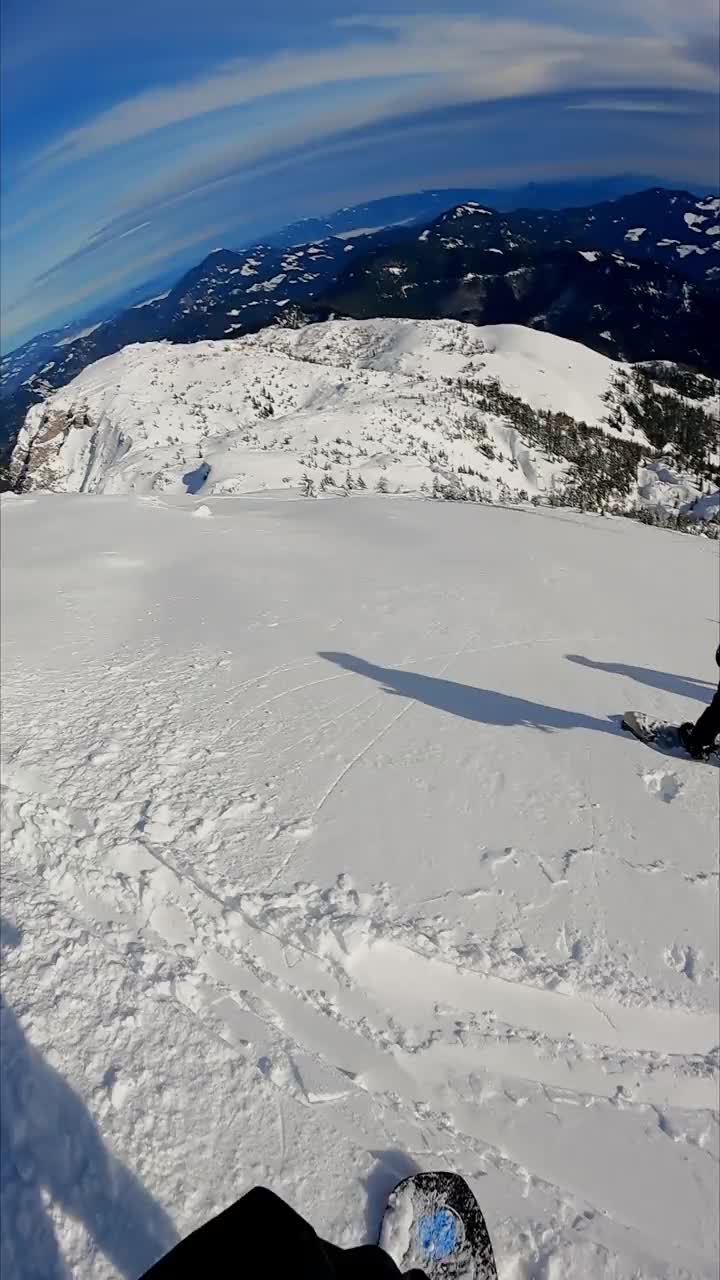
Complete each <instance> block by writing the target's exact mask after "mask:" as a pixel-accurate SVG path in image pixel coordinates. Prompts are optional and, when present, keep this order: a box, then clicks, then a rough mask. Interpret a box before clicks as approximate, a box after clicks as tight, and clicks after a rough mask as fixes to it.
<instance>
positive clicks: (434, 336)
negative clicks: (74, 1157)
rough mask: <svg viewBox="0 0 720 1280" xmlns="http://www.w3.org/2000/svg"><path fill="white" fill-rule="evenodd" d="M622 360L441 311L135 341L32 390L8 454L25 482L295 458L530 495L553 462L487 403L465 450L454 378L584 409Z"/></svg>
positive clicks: (179, 476)
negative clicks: (34, 398) (483, 443)
mask: <svg viewBox="0 0 720 1280" xmlns="http://www.w3.org/2000/svg"><path fill="white" fill-rule="evenodd" d="M622 368H623V366H621V365H618V364H616V363H615V362H613V361H611V360H608V359H607V358H606V357H604V356H602V355H599V354H597V353H596V352H593V351H590V350H588V349H587V348H585V347H583V346H581V345H579V344H578V343H574V342H570V341H567V340H566V339H564V338H558V337H556V336H554V335H552V334H547V333H540V332H536V331H533V330H530V329H524V328H522V327H520V326H517V325H498V326H486V327H484V328H476V327H474V326H470V325H465V324H462V323H460V322H458V321H453V320H447V321H425V320H421V321H412V320H371V321H330V322H328V323H325V324H319V325H312V326H309V327H307V328H304V329H300V330H293V329H280V328H273V329H270V330H265V331H263V332H261V333H259V334H255V335H251V336H247V337H243V338H240V339H238V340H236V341H233V342H222V341H221V342H199V343H195V344H193V345H190V346H174V345H170V344H167V343H149V344H144V345H135V346H130V347H126V348H125V349H124V350H123V351H121V352H119V353H118V354H117V355H113V356H109V357H107V358H106V359H104V360H100V361H98V362H97V363H96V364H94V365H91V366H89V367H88V368H87V369H85V370H84V371H83V372H82V373H81V374H79V376H78V377H77V378H75V379H74V380H73V381H72V382H71V383H70V384H69V385H68V386H67V387H64V388H63V389H62V390H60V391H58V392H56V393H55V394H54V395H52V396H51V397H50V398H49V399H48V400H47V401H45V402H44V403H43V404H40V405H36V406H34V407H33V408H32V409H31V410H30V412H29V413H28V415H27V420H26V423H25V426H24V428H23V430H22V432H21V433H20V437H19V439H18V443H17V446H16V449H15V453H14V459H13V466H14V468H15V470H16V473H17V474H18V475H22V477H23V480H22V487H23V488H25V489H32V488H50V489H56V490H61V491H64V492H95V493H100V492H107V493H121V492H128V491H132V490H136V491H140V492H147V491H151V490H162V491H166V492H171V493H184V492H187V491H190V492H199V491H200V489H202V491H203V492H204V493H215V494H218V493H242V492H248V491H252V490H258V489H265V488H282V487H284V486H291V487H292V486H298V485H299V484H300V483H301V481H302V478H303V476H304V475H306V474H309V475H311V477H313V478H314V480H315V481H316V482H320V481H321V480H322V479H323V477H326V478H328V479H331V480H333V481H334V482H335V484H336V485H338V484H342V483H343V481H344V480H345V478H346V475H347V473H348V472H349V473H350V475H351V476H353V477H355V478H358V477H360V476H362V477H363V479H364V481H365V482H366V483H367V484H369V485H374V484H376V483H377V481H378V478H379V477H380V476H381V475H383V476H384V477H385V480H386V482H387V484H388V486H389V487H390V488H391V489H393V490H395V489H398V488H399V489H401V490H403V491H409V492H412V491H416V490H419V489H420V488H421V486H422V485H424V484H425V485H427V484H430V485H431V484H432V483H433V477H434V475H436V474H440V475H441V476H449V475H450V474H451V473H455V474H457V472H458V468H472V469H473V470H474V471H477V472H479V473H481V475H482V477H483V482H484V483H486V484H487V486H488V487H489V490H490V491H493V490H497V489H498V487H499V486H501V485H503V484H504V485H507V486H508V487H509V488H510V490H511V491H520V490H524V491H526V492H527V493H528V494H529V495H532V494H534V493H537V492H538V491H543V490H544V489H547V488H549V487H550V488H551V487H552V484H553V480H554V477H555V475H556V474H557V472H558V464H556V463H550V462H548V461H547V459H545V458H544V457H543V456H542V454H541V453H540V452H539V451H531V450H529V449H528V448H527V447H525V446H524V445H523V444H522V441H521V440H520V438H519V436H518V433H517V432H516V431H514V430H512V429H509V428H508V425H507V422H505V421H503V420H501V419H499V418H497V417H494V416H493V415H485V416H484V418H483V421H484V424H485V426H486V429H487V432H488V437H489V442H490V445H491V448H492V451H494V452H495V454H496V456H495V457H489V456H488V450H487V448H486V449H485V451H484V452H483V453H479V451H478V443H477V441H476V440H470V439H468V438H466V437H465V436H464V435H463V434H462V431H461V427H462V424H463V422H464V420H465V419H466V418H467V415H468V409H469V406H468V403H467V398H466V397H465V396H464V393H463V390H462V386H461V382H462V380H465V379H472V380H475V381H477V380H487V379H494V380H497V381H498V382H499V383H500V385H501V386H502V387H503V388H504V389H505V390H507V391H510V392H511V393H513V394H514V395H518V396H520V397H522V399H523V400H525V401H526V402H527V403H528V404H530V405H531V406H532V407H533V408H536V409H551V410H554V411H562V412H564V413H567V414H570V415H571V416H572V417H573V418H576V419H579V420H582V421H585V422H587V423H588V424H589V425H598V424H601V423H602V422H603V419H604V417H605V416H606V413H607V406H606V404H605V403H604V401H603V398H602V397H603V395H604V394H605V393H606V392H607V389H608V387H609V385H610V382H611V379H612V378H613V376H614V375H616V373H617V372H618V371H619V370H620V369H622ZM448 379H451V380H452V381H450V382H449V381H448ZM623 434H624V435H625V438H631V436H632V432H631V431H630V430H629V429H626V431H625V432H624V433H623ZM560 469H562V468H560ZM461 474H464V472H463V473H461ZM471 474H472V472H471ZM489 496H492V492H491V493H490V494H489Z"/></svg>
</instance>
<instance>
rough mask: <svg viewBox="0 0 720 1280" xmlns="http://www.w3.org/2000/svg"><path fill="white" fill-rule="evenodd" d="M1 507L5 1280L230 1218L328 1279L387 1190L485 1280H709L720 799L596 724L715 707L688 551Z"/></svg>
mask: <svg viewBox="0 0 720 1280" xmlns="http://www.w3.org/2000/svg"><path fill="white" fill-rule="evenodd" d="M259 346H260V348H261V346H262V344H259ZM2 510H3V523H4V530H3V533H4V537H3V549H4V569H3V575H2V585H3V590H4V599H3V611H2V617H3V623H4V633H3V668H4V679H5V689H4V698H3V707H2V710H3V733H2V749H3V791H2V806H3V815H2V816H3V825H4V832H5V840H4V848H3V854H4V858H3V898H2V917H3V926H2V944H3V956H4V1003H3V1012H2V1018H3V1025H2V1047H3V1059H2V1070H3V1077H2V1088H3V1099H2V1100H3V1107H2V1120H3V1126H4V1130H3V1153H2V1168H1V1172H2V1178H0V1188H1V1190H2V1197H3V1205H2V1210H3V1212H2V1222H3V1236H2V1258H1V1262H2V1268H1V1269H2V1275H3V1280H25V1278H26V1277H27V1278H28V1280H29V1277H31V1276H32V1277H39V1276H42V1277H43V1280H60V1277H67V1276H69V1275H72V1276H73V1277H77V1278H78V1280H90V1278H92V1280H101V1278H104V1277H110V1276H120V1277H126V1278H128V1280H134V1277H136V1276H138V1275H139V1274H140V1273H141V1272H142V1271H143V1269H144V1268H146V1267H147V1266H148V1265H149V1264H151V1263H152V1261H153V1260H154V1259H155V1258H156V1257H157V1256H158V1255H159V1254H160V1253H162V1252H163V1250H165V1249H167V1248H168V1247H169V1246H170V1245H171V1244H172V1242H173V1241H174V1240H175V1239H177V1238H178V1236H181V1235H184V1234H186V1233H187V1232H189V1231H191V1230H192V1229H193V1228H195V1227H197V1226H199V1225H200V1224H201V1223H203V1222H204V1221H206V1220H207V1219H208V1218H209V1217H210V1216H211V1215H213V1214H214V1213H216V1212H217V1211H218V1210H220V1209H222V1208H224V1207H225V1206H226V1205H228V1204H230V1203H231V1202H232V1201H233V1200H234V1199H235V1198H236V1197H238V1196H239V1195H241V1194H242V1193H243V1192H244V1191H245V1190H247V1189H248V1188H249V1187H250V1186H252V1185H253V1184H257V1183H263V1184H265V1185H268V1186H271V1187H273V1188H274V1189H275V1190H276V1191H277V1192H279V1194H280V1195H282V1196H284V1197H285V1198H286V1199H287V1200H289V1201H290V1203H291V1204H293V1205H294V1206H295V1207H296V1208H297V1209H299V1210H300V1212H301V1213H303V1214H304V1215H306V1216H307V1217H308V1218H309V1219H310V1220H311V1221H312V1222H313V1224H314V1225H315V1226H316V1227H317V1229H318V1230H319V1231H320V1232H321V1233H322V1234H323V1235H325V1236H326V1237H327V1238H329V1239H331V1240H334V1241H336V1242H338V1243H339V1244H344V1245H349V1244H352V1243H359V1242H362V1241H365V1240H367V1239H373V1238H375V1236H376V1233H377V1230H378V1226H379V1222H380V1216H381V1213H382V1209H383V1206H384V1203H385V1198H386V1195H387V1193H388V1191H389V1190H390V1188H391V1187H392V1186H393V1184H394V1183H395V1182H396V1180H397V1179H399V1178H400V1177H402V1176H404V1175H405V1174H407V1173H409V1172H411V1171H412V1170H414V1169H418V1168H419V1169H433V1168H440V1169H451V1170H456V1171H457V1172H459V1173H461V1174H463V1175H464V1176H465V1177H466V1178H467V1179H468V1181H469V1182H470V1184H471V1186H472V1188H473V1190H474V1192H475V1193H476V1195H477V1197H478V1200H479V1202H480V1204H481V1206H482V1209H483V1212H484V1214H485V1216H486V1218H487V1221H488V1223H489V1226H490V1230H491V1234H492V1239H493V1244H494V1247H495V1251H496V1254H497V1257H498V1261H499V1267H500V1275H501V1277H502V1280H527V1278H529V1277H536V1278H537V1280H540V1278H541V1277H542V1278H543V1280H547V1278H549V1277H552V1278H553V1280H570V1278H572V1280H577V1278H578V1277H583V1278H584V1280H587V1278H588V1277H590V1278H591V1280H600V1278H601V1277H609V1276H612V1277H613V1278H614V1280H631V1277H632V1278H633V1280H650V1278H652V1280H657V1278H662V1280H666V1278H669V1277H674V1278H675V1280H680V1277H689V1276H691V1277H694V1278H697V1280H702V1278H707V1280H710V1278H711V1277H714V1276H715V1275H716V1274H717V1272H716V1263H717V1241H716V1238H715V1228H716V1226H717V1213H716V1209H717V1202H718V1177H717V1146H718V1128H717V1116H716V1114H715V1112H714V1110H713V1109H714V1108H715V1106H716V1103H717V1083H718V1079H717V1061H716V1056H715V1055H716V1051H717V1044H718V1020H717V1000H718V993H717V978H718V974H717V968H716V957H717V921H716V912H717V902H718V894H717V887H718V886H717V862H716V855H717V783H718V771H717V768H716V767H715V766H714V765H712V764H707V763H695V762H692V761H690V760H688V759H683V758H680V757H679V756H675V755H664V754H662V753H660V752H658V751H654V750H653V749H651V748H649V747H645V746H643V745H641V744H640V743H639V742H637V741H636V740H635V739H633V738H630V737H628V736H626V735H624V734H623V733H622V732H621V731H620V730H619V728H618V723H617V717H618V716H619V715H621V714H622V712H623V711H624V710H626V709H627V708H638V709H641V710H644V711H646V712H648V713H649V714H651V715H657V716H660V717H666V718H669V719H672V720H678V719H685V718H692V717H694V716H696V715H697V714H698V712H699V710H700V709H701V707H702V706H703V704H705V703H707V702H708V701H709V699H710V697H711V693H712V687H713V680H714V679H715V678H716V674H717V673H716V670H715V668H714V665H713V662H712V652H713V650H714V647H715V644H716V642H717V624H716V616H717V615H716V610H717V560H716V549H715V546H714V544H712V543H710V542H708V541H705V540H703V539H697V538H688V537H684V536H682V535H680V534H672V533H667V532H662V531H659V530H655V529H648V528H645V527H643V526H641V525H639V524H637V523H635V522H630V521H626V520H617V519H602V518H600V517H591V516H579V515H573V514H570V513H568V512H565V511H548V510H545V509H542V508H539V509H537V510H533V509H530V508H528V509H527V510H525V509H522V510H521V509H506V508H502V507H488V506H468V505H458V504H447V503H438V502H431V501H422V500H414V499H409V498H396V497H393V496H386V497H380V496H366V497H362V498H361V497H351V498H349V499H347V500H339V499H338V500H334V501H324V502H316V501H312V500H306V499H302V498H292V497H290V496H289V495H285V497H275V498H273V497H268V496H259V497H257V498H224V499H217V498H213V497H205V498H203V501H202V504H201V503H200V502H199V500H195V499H192V498H187V497H185V498H182V497H181V498H165V499H161V498H159V497H157V496H151V497H133V496H126V495H123V496H118V497H109V496H101V497H95V496H67V495H34V496H27V497H16V496H11V497H7V498H5V499H3V503H2ZM207 512H209V513H211V517H212V518H210V519H208V518H205V519H195V518H194V514H195V513H198V514H200V513H204V514H205V513H207ZM239 1247H241V1245H240V1244H239Z"/></svg>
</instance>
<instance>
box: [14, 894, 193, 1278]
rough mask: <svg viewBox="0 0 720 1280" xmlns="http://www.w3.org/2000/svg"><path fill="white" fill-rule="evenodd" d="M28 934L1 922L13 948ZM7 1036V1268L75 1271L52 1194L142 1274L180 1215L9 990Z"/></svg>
mask: <svg viewBox="0 0 720 1280" xmlns="http://www.w3.org/2000/svg"><path fill="white" fill-rule="evenodd" d="M21 938H22V934H21V932H20V930H19V929H18V928H16V926H15V925H13V924H11V923H10V922H9V921H6V920H3V921H1V922H0V943H1V944H2V950H3V955H4V953H5V949H6V948H11V947H15V946H17V945H18V943H19V942H20V941H21ZM0 1044H1V1045H2V1056H1V1060H0V1068H1V1069H0V1220H1V1221H2V1245H1V1247H0V1273H1V1274H2V1275H3V1277H7V1280H31V1277H32V1280H37V1277H38V1276H42V1277H43V1280H68V1274H69V1273H68V1269H67V1267H66V1265H65V1262H64V1261H63V1258H62V1256H61V1253H60V1248H59V1245H58V1240H57V1237H56V1235H55V1229H54V1226H53V1222H52V1219H51V1217H50V1214H49V1213H48V1210H47V1208H46V1204H45V1202H44V1198H43V1196H44V1193H45V1194H46V1195H47V1196H48V1197H49V1198H50V1199H51V1200H52V1202H53V1203H54V1204H55V1205H56V1206H57V1207H58V1208H59V1209H61V1210H62V1211H63V1212H64V1213H66V1214H68V1215H69V1216H70V1217H72V1218H75V1219H77V1221H78V1222H80V1223H82V1225H83V1227H84V1228H85V1230H86V1231H87V1233H88V1235H89V1236H90V1237H91V1238H92V1239H93V1241H94V1242H95V1244H96V1245H97V1247H98V1249H99V1250H100V1251H101V1252H102V1253H103V1254H104V1255H105V1256H106V1258H108V1260H109V1261H110V1262H111V1263H112V1265H113V1266H114V1267H115V1268H116V1269H117V1271H118V1272H119V1273H120V1274H121V1275H123V1276H126V1277H127V1278H128V1280H134V1277H136V1276H138V1275H140V1274H141V1272H143V1271H144V1270H145V1269H146V1268H147V1267H149V1266H150V1265H151V1264H152V1263H153V1262H154V1261H155V1260H156V1259H157V1258H158V1257H159V1256H160V1255H161V1254H163V1253H165V1252H166V1251H167V1250H168V1249H171V1248H172V1247H173V1245H174V1244H175V1243H176V1242H177V1239H178V1236H177V1232H176V1231H175V1228H174V1226H173V1223H172V1222H171V1220H170V1218H169V1217H168V1216H167V1214H166V1213H165V1211H164V1210H163V1209H161V1208H160V1206H159V1205H158V1204H156V1202H155V1201H154V1200H153V1199H152V1197H151V1196H150V1195H149V1194H148V1192H147V1191H146V1190H145V1189H144V1188H143V1186H142V1185H141V1183H140V1182H138V1180H137V1178H136V1177H135V1176H134V1175H133V1174H132V1173H131V1172H130V1171H129V1170H128V1169H126V1168H125V1166H124V1165H123V1164H121V1163H120V1161H119V1160H117V1159H116V1158H115V1157H114V1156H113V1155H111V1153H110V1152H109V1151H108V1150H107V1148H106V1147H105V1145H104V1143H103V1141H102V1138H101V1136H100V1133H99V1132H98V1129H97V1126H96V1124H95V1122H94V1120H93V1119H92V1117H91V1115H90V1113H89V1112H88V1111H87V1109H86V1108H85V1105H84V1103H83V1102H82V1101H81V1099H80V1098H79V1097H78V1095H77V1094H76V1093H75V1092H74V1090H73V1089H71V1088H70V1086H69V1085H68V1083H67V1082H66V1081H65V1080H64V1079H63V1077H62V1076H61V1075H60V1074H59V1073H58V1072H57V1071H55V1069H54V1068H53V1067H51V1066H49V1065H48V1063H46V1062H45V1061H44V1060H43V1058H42V1056H41V1054H40V1053H38V1051H37V1050H36V1049H34V1048H33V1046H32V1045H31V1044H30V1042H29V1041H28V1039H27V1037H26V1036H25V1033H24V1031H23V1029H22V1027H21V1026H20V1023H19V1022H18V1019H17V1018H16V1016H15V1014H14V1013H13V1011H12V1009H11V1008H10V1006H9V1005H8V1004H7V1003H6V1001H5V1000H2V999H0Z"/></svg>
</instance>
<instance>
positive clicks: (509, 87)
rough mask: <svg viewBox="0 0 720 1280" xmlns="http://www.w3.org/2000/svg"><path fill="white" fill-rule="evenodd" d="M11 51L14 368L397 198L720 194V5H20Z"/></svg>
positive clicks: (8, 30) (9, 234)
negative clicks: (72, 328)
mask: <svg viewBox="0 0 720 1280" xmlns="http://www.w3.org/2000/svg"><path fill="white" fill-rule="evenodd" d="M255 10H259V11H261V12H264V13H266V16H264V17H263V16H261V17H255V16H254V12H255ZM2 37H3V38H2V46H1V48H2V62H3V76H2V94H3V102H2V106H3V110H2V134H3V137H2V142H3V155H4V164H3V170H2V226H1V232H0V235H1V241H0V243H1V247H2V267H3V270H2V306H3V312H2V338H3V348H4V349H7V348H8V347H12V346H14V345H17V344H18V343H19V342H21V341H23V340H25V338H27V337H28V336H30V334H31V333H33V332H35V331H38V330H39V329H43V328H48V327H50V325H52V324H57V323H61V322H63V321H65V320H67V319H69V318H71V317H76V316H82V315H83V314H85V313H87V312H89V311H91V310H92V309H94V308H95V307H97V306H98V305H99V304H101V303H102V302H103V301H104V300H105V299H107V298H111V297H115V296H117V295H119V294H121V293H123V292H124V291H126V290H128V289H130V288H132V287H134V286H135V285H138V284H141V283H142V282H143V281H145V280H148V279H152V278H155V277H157V276H159V275H161V274H163V273H165V272H168V271H171V270H177V272H178V273H179V272H180V271H181V270H182V269H184V268H185V267H186V266H188V265H190V264H191V263H193V262H195V261H197V260H199V259H200V258H201V257H202V256H203V255H204V254H205V253H206V252H208V251H209V250H210V249H212V248H214V247H215V246H216V245H219V244H224V245H228V246H231V247H232V246H233V245H237V244H242V243H243V242H245V241H246V240H247V239H248V238H252V237H253V236H255V235H259V234H261V233H262V232H263V231H265V230H268V229H270V228H272V227H275V226H280V225H281V224H283V223H284V222H288V221H291V220H293V219H295V218H297V217H302V216H305V215H309V214H316V213H322V212H324V211H327V210H329V209H332V208H335V207H338V206H341V205H346V204H354V203H358V202H360V201H363V200H366V199H372V198H376V197H379V196H383V195H389V194H392V193H394V192H399V191H412V190H418V189H421V188H423V187H437V186H453V185H465V184H472V185H481V186H483V185H498V186H503V185H514V184H516V183H519V182H524V181H527V180H534V181H542V180H543V179H550V178H556V177H576V176H577V177H580V176H591V175H592V176H601V175H606V174H616V173H623V172H633V173H639V174H643V173H647V174H649V175H654V174H658V173H659V174H663V175H667V177H668V178H671V179H673V180H674V181H676V182H677V183H678V184H683V183H685V184H688V185H692V186H694V187H703V188H704V187H707V188H708V189H710V188H712V187H715V186H716V184H717V165H718V159H717V157H718V138H717V114H718V112H717V103H718V98H717V94H718V68H717V47H718V16H717V0H680V3H678V0H574V2H571V0H547V2H544V0H504V2H503V3H500V2H499V0H476V2H475V3H470V2H469V0H465V3H461V2H459V0H382V3H381V2H380V0H357V3H356V4H355V3H353V0H344V2H343V0H302V3H298V0H272V3H267V4H262V3H253V4H250V3H249V0H233V2H231V0H191V2H190V3H189V2H188V0H121V3H117V4H106V3H102V2H101V0H4V15H3V32H2Z"/></svg>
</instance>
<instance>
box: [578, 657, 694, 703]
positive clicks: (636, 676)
mask: <svg viewBox="0 0 720 1280" xmlns="http://www.w3.org/2000/svg"><path fill="white" fill-rule="evenodd" d="M565 657H566V658H567V659H568V661H569V662H576V663H578V665H579V666H581V667H591V668H592V670H593V671H607V672H609V673H610V675H614V676H628V677H629V678H630V679H631V680H638V681H639V682H640V684H647V685H649V686H650V688H651V689H663V690H665V691H666V692H667V693H677V694H679V695H680V697H682V698H694V699H695V700H696V701H697V702H709V701H710V697H711V695H712V691H713V689H714V687H715V686H714V685H712V684H711V683H710V682H709V681H708V680H697V679H691V677H690V676H676V675H673V674H672V673H671V672H670V671H655V670H654V669H653V668H652V667H633V666H630V665H629V664H628V663H625V662H595V661H594V660H593V659H592V658H584V657H583V656H582V655H581V654H579V653H566V654H565Z"/></svg>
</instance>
